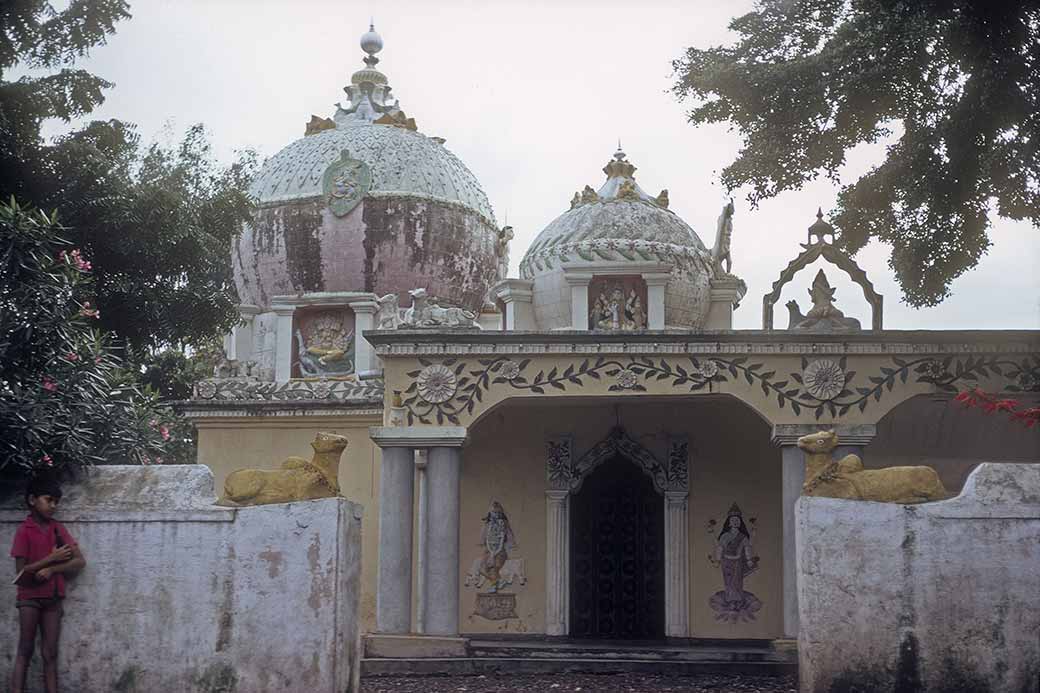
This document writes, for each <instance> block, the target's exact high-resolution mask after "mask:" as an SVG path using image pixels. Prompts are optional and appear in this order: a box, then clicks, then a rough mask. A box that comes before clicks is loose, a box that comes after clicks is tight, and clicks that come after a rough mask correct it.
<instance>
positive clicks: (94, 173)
mask: <svg viewBox="0 0 1040 693" xmlns="http://www.w3.org/2000/svg"><path fill="white" fill-rule="evenodd" d="M127 17H129V13H128V11H127V5H126V3H125V2H123V1H122V0H73V2H71V3H70V5H69V6H68V8H67V9H65V10H64V11H62V12H56V11H54V10H53V9H52V8H51V7H50V5H49V3H46V2H41V1H38V0H22V1H21V2H18V3H14V4H12V5H11V6H7V5H5V6H4V7H2V8H0V199H6V198H7V197H9V196H12V195H13V196H15V197H17V198H18V199H20V200H23V201H27V202H30V203H32V204H34V205H35V206H37V207H39V208H41V209H56V210H58V212H59V214H60V217H61V219H62V222H63V223H64V224H65V225H66V227H67V229H66V231H65V233H66V234H67V235H68V240H69V241H70V242H71V243H73V244H74V245H75V246H76V247H78V248H80V249H81V250H82V252H84V253H85V254H87V255H89V256H90V258H91V261H92V263H93V266H94V277H95V291H96V300H97V305H98V308H99V309H100V310H101V321H100V326H101V327H102V328H104V329H105V330H107V331H109V332H111V333H113V335H114V336H115V337H116V339H117V340H118V341H119V342H120V343H121V345H122V346H124V347H127V348H128V349H129V353H131V354H132V355H133V357H134V358H136V359H141V358H143V355H144V354H145V353H147V352H149V351H153V350H157V349H160V348H163V347H168V346H176V347H181V348H183V346H184V345H191V344H199V343H204V342H207V341H209V340H210V339H212V336H213V335H214V334H219V333H221V332H223V331H226V330H227V329H229V328H230V327H231V325H233V324H234V322H235V321H236V320H237V319H238V316H237V312H236V310H235V307H236V304H237V299H236V296H235V290H234V286H233V284H232V281H231V273H230V255H231V244H232V241H233V239H234V238H235V237H236V236H237V234H238V233H239V231H240V230H241V227H242V224H243V223H245V222H246V221H248V220H249V218H250V214H251V210H252V204H251V200H250V197H249V195H248V184H249V180H250V178H251V176H252V174H253V172H254V169H255V163H256V161H255V156H253V155H252V154H251V153H248V152H247V153H245V154H243V155H242V156H241V157H240V158H239V160H238V161H236V162H235V163H234V164H232V165H231V166H219V165H218V164H217V163H216V162H215V161H214V158H213V156H212V152H211V150H210V147H209V143H208V141H207V139H206V136H205V132H204V130H203V128H202V126H201V125H197V126H194V127H192V128H191V129H189V130H188V132H187V134H186V136H185V137H184V139H183V141H181V142H180V143H179V144H178V145H177V146H175V147H167V146H163V145H159V144H153V145H151V146H148V147H142V146H141V144H140V140H139V138H138V136H137V135H136V133H135V131H134V127H133V126H132V125H129V124H126V123H123V122H120V121H117V120H109V121H94V122H91V123H89V124H87V125H86V126H85V127H83V128H82V129H80V130H78V131H75V132H72V133H71V134H68V135H66V136H64V137H61V138H59V139H58V140H57V141H55V142H51V143H45V142H43V140H42V138H41V136H40V127H41V124H42V123H43V121H44V120H46V119H50V118H60V119H63V120H65V121H71V120H73V119H76V118H81V117H83V116H85V115H87V114H89V112H90V111H91V110H93V108H94V107H96V106H97V105H98V104H100V103H101V102H102V100H103V93H102V92H103V90H104V89H106V88H108V87H110V86H111V85H110V84H108V83H107V82H105V81H104V80H102V79H100V78H98V77H96V76H94V75H91V74H89V73H87V72H85V71H83V70H76V69H72V68H71V67H68V66H70V65H71V64H72V62H73V61H74V60H75V59H76V58H78V57H80V56H82V55H84V54H85V53H86V52H87V51H89V49H90V48H92V47H94V46H96V45H99V44H101V43H104V41H105V39H106V37H107V36H108V35H109V34H111V33H112V32H113V31H114V28H115V24H116V23H117V22H118V21H119V20H121V19H125V18H127ZM16 65H19V66H23V67H29V68H35V69H36V70H37V71H40V70H46V69H53V68H57V67H59V66H65V67H64V68H63V69H61V70H60V71H58V72H55V73H53V74H47V75H44V76H41V77H22V78H21V79H18V80H17V81H13V82H12V81H4V79H3V78H4V72H5V71H9V69H10V68H11V67H13V66H16Z"/></svg>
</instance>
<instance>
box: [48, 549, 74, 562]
mask: <svg viewBox="0 0 1040 693" xmlns="http://www.w3.org/2000/svg"><path fill="white" fill-rule="evenodd" d="M71 558H72V547H71V546H61V547H58V548H56V549H54V550H53V551H51V553H50V555H49V556H47V561H48V562H50V563H64V562H65V561H67V560H70V559H71Z"/></svg>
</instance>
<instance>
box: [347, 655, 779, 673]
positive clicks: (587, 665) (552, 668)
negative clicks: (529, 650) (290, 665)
mask: <svg viewBox="0 0 1040 693" xmlns="http://www.w3.org/2000/svg"><path fill="white" fill-rule="evenodd" d="M797 670H798V665H797V663H796V662H793V661H765V660H759V661H742V660H733V659H718V660H709V659H706V660H683V659H664V660H662V659H640V658H628V659H625V658H610V659H593V658H584V657H583V658H576V659H564V658H559V657H435V658H431V657H424V658H416V659H376V658H365V659H362V660H361V675H362V676H364V677H376V676H427V675H441V676H466V675H477V674H579V673H581V674H621V673H631V672H636V673H652V674H669V675H676V676H692V675H696V674H755V675H759V676H784V675H793V674H796V673H797Z"/></svg>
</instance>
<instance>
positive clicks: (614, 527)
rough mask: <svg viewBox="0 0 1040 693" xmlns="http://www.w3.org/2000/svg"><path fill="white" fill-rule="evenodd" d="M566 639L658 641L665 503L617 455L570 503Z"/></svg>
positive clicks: (662, 617)
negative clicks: (569, 611) (568, 612)
mask: <svg viewBox="0 0 1040 693" xmlns="http://www.w3.org/2000/svg"><path fill="white" fill-rule="evenodd" d="M571 503H572V505H571V537H570V539H571V547H572V548H571V570H570V575H571V584H570V592H571V598H570V607H571V609H570V610H571V613H570V635H571V636H572V637H583V638H613V639H624V640H636V639H646V638H664V636H665V571H664V500H663V498H662V497H661V495H660V494H659V493H658V492H657V490H656V489H655V488H654V484H653V481H652V480H651V479H650V477H649V476H647V475H646V474H645V473H644V472H643V470H642V469H640V468H639V467H638V466H636V465H635V464H634V463H632V462H630V461H629V460H627V459H625V458H624V457H622V456H621V455H614V456H613V457H611V458H610V459H608V460H606V461H604V462H603V463H602V464H600V465H599V466H598V467H597V468H596V469H594V470H593V471H592V472H591V473H590V474H589V476H588V477H587V478H586V479H585V480H584V482H583V483H582V487H581V490H580V491H579V492H578V493H577V494H575V495H574V496H573V497H572V499H571Z"/></svg>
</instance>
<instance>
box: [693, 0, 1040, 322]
mask: <svg viewBox="0 0 1040 693" xmlns="http://www.w3.org/2000/svg"><path fill="white" fill-rule="evenodd" d="M730 28H731V29H733V30H734V31H736V32H737V33H738V34H739V35H740V38H739V40H737V42H736V44H735V45H733V46H730V47H714V48H709V49H707V50H701V49H697V48H690V49H688V50H687V51H686V53H685V55H684V56H683V57H681V58H680V59H678V60H676V61H675V62H674V68H675V70H676V82H675V85H674V92H675V93H676V94H677V95H678V97H679V98H680V99H690V100H693V101H695V102H696V104H695V106H694V107H693V109H692V111H691V112H690V120H691V122H693V123H695V124H701V123H717V122H728V123H731V124H733V125H734V126H735V127H736V128H737V129H738V130H739V131H740V133H741V134H742V137H743V148H742V150H741V151H740V153H739V155H738V156H737V159H736V161H734V162H733V163H731V164H730V165H729V166H727V167H726V168H725V169H724V170H723V172H722V181H723V183H724V184H725V185H726V187H728V188H729V189H731V190H733V189H736V188H739V187H741V186H745V185H746V186H750V193H749V194H748V200H749V202H750V203H751V204H752V205H753V206H756V205H757V204H758V203H759V202H760V201H761V200H763V199H766V198H770V197H773V196H775V195H777V194H779V193H781V192H783V191H785V190H793V189H797V188H799V187H801V186H802V185H803V184H804V183H805V182H806V181H809V180H812V179H815V178H816V177H818V176H819V175H820V174H821V173H823V174H824V175H826V176H828V177H829V178H830V179H832V180H834V181H835V182H839V181H840V176H839V170H840V168H841V166H842V164H843V163H844V161H845V156H846V153H847V152H848V151H849V150H850V149H851V148H853V147H855V146H856V145H858V144H862V143H876V142H878V141H879V140H881V139H882V138H884V137H887V136H889V135H894V134H897V135H898V138H897V139H896V141H895V143H894V144H892V145H890V146H889V147H888V148H887V152H886V157H885V160H884V161H883V162H882V163H881V164H880V165H878V166H876V167H874V168H873V169H872V170H870V171H869V172H868V173H867V174H865V175H864V176H862V177H861V178H860V179H859V180H857V181H856V182H854V183H852V184H849V185H845V186H843V187H842V188H841V190H840V192H839V194H838V200H837V208H836V210H835V213H834V214H833V215H832V219H833V221H834V223H835V225H836V226H837V227H838V228H839V229H841V238H840V243H841V244H842V245H843V246H844V247H845V249H846V250H848V251H850V252H857V251H858V250H860V249H861V248H863V247H864V246H865V245H866V244H867V242H868V241H869V240H870V239H871V238H878V239H880V240H882V241H884V242H887V243H889V244H891V245H892V256H891V259H890V261H889V264H890V266H891V267H892V269H893V270H894V271H895V274H896V278H897V279H898V281H899V283H900V285H901V287H902V289H903V293H904V298H905V300H906V302H907V303H909V304H910V305H913V306H926V305H935V304H937V303H939V302H940V301H942V300H943V299H944V298H945V297H946V296H947V295H948V294H949V285H950V282H951V281H952V280H953V279H954V278H956V277H957V276H959V275H960V274H962V273H963V272H965V271H966V270H968V269H971V268H972V267H974V266H975V265H976V264H977V263H978V261H979V259H980V258H981V257H982V255H983V254H984V253H985V252H986V249H987V248H988V247H989V245H990V241H989V238H988V233H987V230H988V228H989V225H990V217H991V216H992V215H993V214H994V213H995V214H997V215H999V216H1000V217H1004V218H1008V219H1014V220H1022V219H1028V220H1029V221H1031V222H1032V223H1033V225H1034V226H1036V225H1040V156H1038V153H1040V152H1038V148H1040V2H1037V0H1025V1H1022V2H1001V1H995V0H879V1H878V2H854V1H853V0H758V2H757V4H756V6H755V10H754V11H753V12H751V13H749V14H746V15H744V16H742V17H738V18H736V19H734V20H733V21H732V22H731V24H730Z"/></svg>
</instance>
